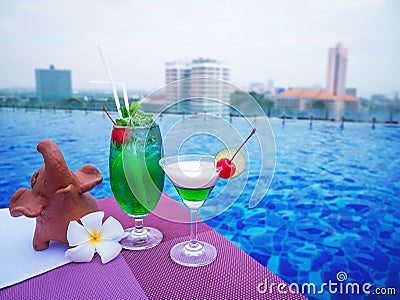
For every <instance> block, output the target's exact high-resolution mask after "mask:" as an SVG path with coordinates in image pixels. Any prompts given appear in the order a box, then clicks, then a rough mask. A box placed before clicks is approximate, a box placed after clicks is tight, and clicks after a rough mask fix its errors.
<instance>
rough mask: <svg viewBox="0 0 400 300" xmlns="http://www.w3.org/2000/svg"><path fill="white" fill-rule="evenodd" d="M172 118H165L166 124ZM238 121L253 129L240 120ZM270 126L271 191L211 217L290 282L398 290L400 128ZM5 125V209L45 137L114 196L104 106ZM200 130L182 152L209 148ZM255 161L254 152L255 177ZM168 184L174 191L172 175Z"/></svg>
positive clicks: (102, 193)
mask: <svg viewBox="0 0 400 300" xmlns="http://www.w3.org/2000/svg"><path fill="white" fill-rule="evenodd" d="M176 118H180V117H179V116H173V115H171V116H168V117H165V118H163V119H161V121H160V122H159V123H160V127H161V129H162V130H164V131H165V130H166V129H167V128H168V126H170V124H171V123H172V122H174V120H175V119H176ZM232 122H233V123H234V125H235V126H236V127H238V128H242V129H243V132H244V133H243V134H245V133H246V132H248V128H247V127H246V124H245V122H243V120H242V119H240V118H234V119H233V121H232ZM271 125H272V127H273V130H274V134H275V139H276V148H277V152H276V163H277V165H276V171H275V176H274V179H273V181H272V184H271V187H270V189H269V191H268V194H267V195H266V197H264V198H263V199H262V201H261V202H260V204H259V205H258V206H257V207H256V208H254V209H251V210H250V209H248V208H247V202H248V197H249V194H250V193H251V191H249V190H244V192H243V193H242V196H241V197H239V199H238V201H236V202H235V203H234V204H233V205H232V206H231V207H230V208H229V209H228V210H227V211H226V212H224V213H223V214H221V215H219V216H217V217H215V218H212V219H210V220H208V221H207V223H208V224H209V225H211V226H212V227H213V228H215V229H216V230H217V231H219V232H220V233H221V234H223V235H224V236H225V237H227V238H228V239H230V240H231V241H232V242H233V243H235V244H236V245H237V246H239V247H240V248H241V249H243V250H244V251H246V252H247V253H249V254H250V255H251V256H252V257H254V258H255V259H256V260H258V261H259V262H260V263H261V264H263V265H265V266H266V267H267V268H268V269H270V270H271V271H272V272H274V273H276V274H277V275H278V276H280V277H282V278H283V279H284V280H286V281H287V282H289V283H298V284H301V283H305V282H311V283H315V284H316V285H318V284H322V283H323V282H328V281H329V280H333V281H337V280H336V275H337V273H338V272H340V271H343V272H346V273H347V276H348V279H347V281H346V282H358V283H364V282H369V283H372V284H374V285H377V286H383V287H397V288H399V287H400V286H399V284H400V274H399V273H400V201H399V200H400V127H388V126H385V125H384V124H377V127H376V129H375V130H372V129H371V125H370V124H366V123H346V124H345V126H344V129H343V130H341V129H340V125H339V124H338V123H332V122H314V124H313V128H312V129H309V124H308V122H306V121H294V120H293V121H292V120H286V124H285V125H284V126H282V123H281V120H271ZM0 126H1V127H0V128H1V131H0V155H1V156H0V158H1V161H0V194H1V197H0V207H7V203H8V201H9V199H10V197H11V195H12V194H13V193H14V192H15V191H16V189H17V188H18V187H29V182H30V178H31V175H32V174H33V173H34V172H35V171H36V170H37V169H38V168H39V167H40V166H41V165H42V164H43V160H42V157H41V155H40V154H39V153H37V152H36V150H35V148H36V145H37V144H38V143H39V142H40V141H41V140H43V139H52V140H54V141H55V142H56V143H57V144H58V145H59V146H60V148H61V150H62V152H63V153H64V155H65V158H66V161H67V163H68V165H69V167H70V168H71V169H72V170H76V169H78V168H80V167H81V166H82V165H83V164H86V163H90V164H93V165H95V166H96V167H97V168H98V169H99V170H100V171H101V173H102V174H103V177H104V180H103V183H102V184H100V185H99V186H97V187H95V188H94V189H93V190H92V194H93V195H94V196H95V197H97V198H103V197H111V196H112V192H111V189H110V184H109V174H108V151H109V137H110V129H111V125H110V122H109V120H108V119H107V118H106V117H105V115H104V114H103V113H101V112H87V113H85V112H83V111H74V112H70V111H52V110H43V111H39V110H33V111H25V110H23V109H21V110H15V111H13V110H12V109H4V108H3V109H2V110H1V111H0ZM201 138H202V137H198V138H197V139H193V140H192V141H188V144H187V145H186V146H184V147H183V148H185V147H186V150H185V149H183V151H188V152H189V150H191V151H203V152H206V151H207V149H206V145H209V141H205V142H204V141H203V142H202V141H201V140H200V141H199V140H198V139H201ZM203 138H204V139H206V138H207V137H203ZM252 142H253V143H254V141H250V145H249V147H248V148H249V157H250V158H251V157H252V150H251V149H252V147H251V145H252V144H251V143H252ZM211 154H213V153H211ZM257 163H259V162H257V160H250V176H249V178H250V180H255V179H254V176H252V173H251V169H252V167H253V166H255V165H256V164H257ZM222 188H223V183H221V184H220V185H219V186H218V187H216V190H215V191H213V193H215V192H218V189H222ZM165 191H166V192H167V193H169V194H170V195H171V196H172V197H174V198H177V194H176V192H175V190H174V189H173V187H172V186H171V184H170V183H169V181H168V180H167V181H166V186H165ZM399 292H400V290H398V293H399Z"/></svg>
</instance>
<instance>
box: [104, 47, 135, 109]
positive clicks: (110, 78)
mask: <svg viewBox="0 0 400 300" xmlns="http://www.w3.org/2000/svg"><path fill="white" fill-rule="evenodd" d="M98 49H99V53H100V57H101V59H102V61H103V64H104V67H105V68H106V71H107V75H108V79H109V80H110V82H111V86H112V91H113V95H114V100H115V105H116V106H117V111H118V115H119V117H122V114H121V110H120V103H119V98H118V93H117V88H116V86H115V83H114V80H113V79H112V76H111V71H110V68H109V67H108V65H107V62H106V60H105V58H104V56H103V52H101V48H100V46H98ZM127 109H128V108H127Z"/></svg>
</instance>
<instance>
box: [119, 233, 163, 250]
mask: <svg viewBox="0 0 400 300" xmlns="http://www.w3.org/2000/svg"><path fill="white" fill-rule="evenodd" d="M162 239H163V234H162V233H161V231H160V230H158V229H155V228H152V227H143V229H142V230H141V231H140V232H135V228H134V227H133V228H128V229H125V237H124V238H122V239H121V241H120V244H121V245H122V248H124V249H128V250H144V249H150V248H153V247H155V246H157V245H158V244H159V243H160V242H161V241H162Z"/></svg>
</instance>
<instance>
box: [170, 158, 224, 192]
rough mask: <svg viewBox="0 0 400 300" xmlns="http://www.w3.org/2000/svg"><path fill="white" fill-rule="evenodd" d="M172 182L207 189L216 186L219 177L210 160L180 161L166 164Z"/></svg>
mask: <svg viewBox="0 0 400 300" xmlns="http://www.w3.org/2000/svg"><path fill="white" fill-rule="evenodd" d="M164 171H165V173H167V175H168V177H169V179H170V180H171V181H172V183H173V184H174V185H176V186H178V187H182V188H187V189H205V188H208V187H212V186H214V185H215V184H216V183H217V181H218V178H219V173H218V172H217V171H216V168H215V165H214V163H212V162H208V161H197V160H196V161H178V162H173V163H170V164H168V165H165V166H164Z"/></svg>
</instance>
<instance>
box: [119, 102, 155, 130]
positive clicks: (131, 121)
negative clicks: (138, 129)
mask: <svg viewBox="0 0 400 300" xmlns="http://www.w3.org/2000/svg"><path fill="white" fill-rule="evenodd" d="M120 110H121V114H122V118H119V119H117V120H116V123H117V125H118V126H132V127H135V126H150V125H151V124H152V123H153V122H154V120H153V116H152V115H151V114H148V113H145V112H143V111H141V110H140V103H138V102H132V103H131V105H130V106H129V111H128V110H127V109H126V108H125V107H121V108H120Z"/></svg>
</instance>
